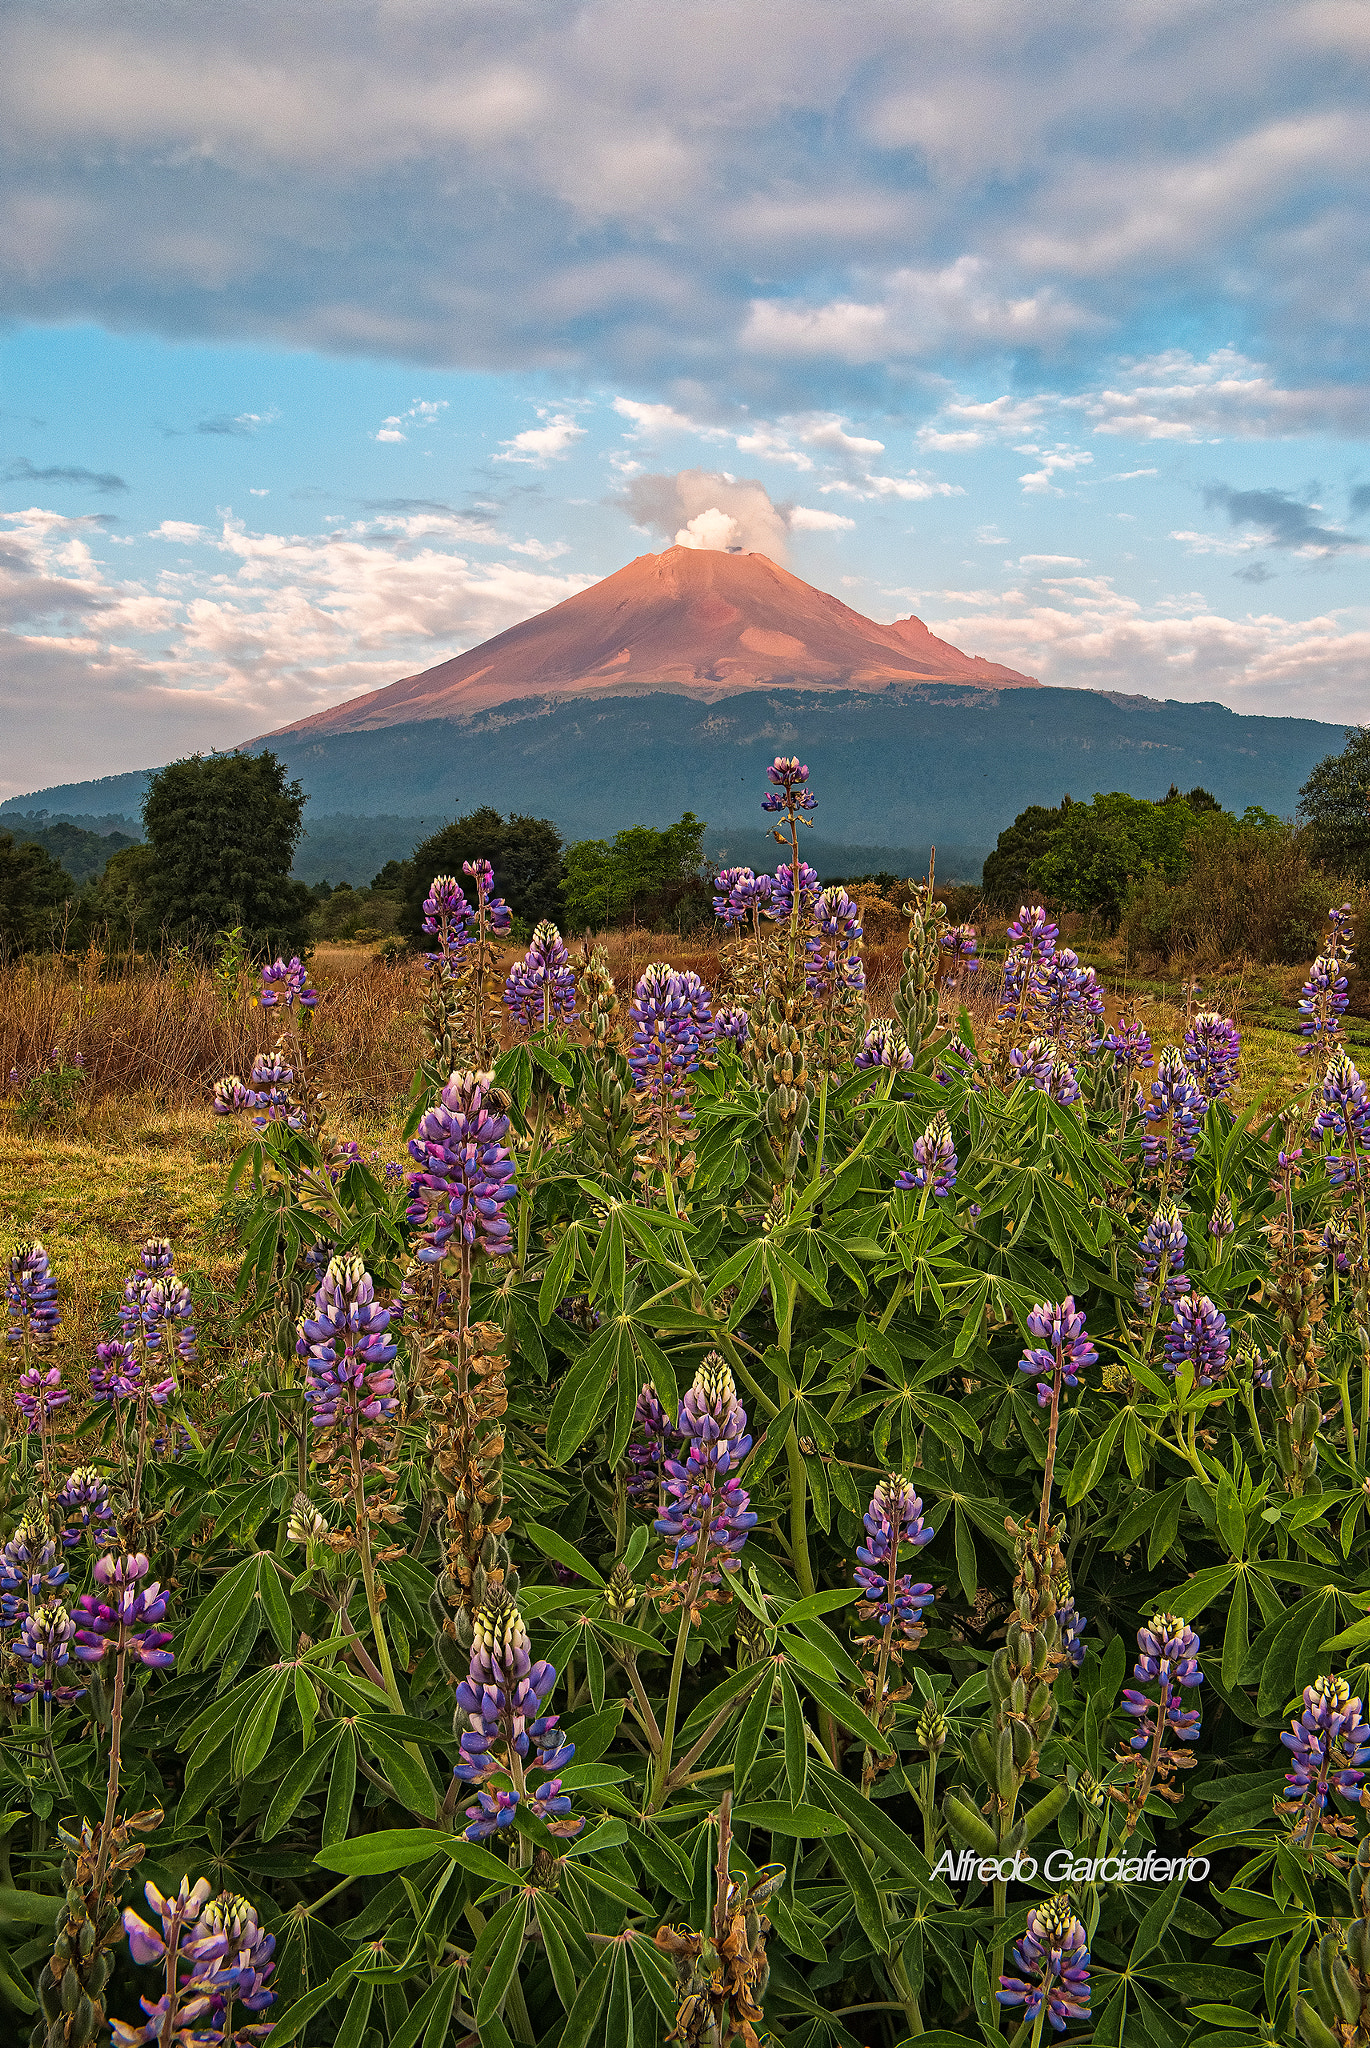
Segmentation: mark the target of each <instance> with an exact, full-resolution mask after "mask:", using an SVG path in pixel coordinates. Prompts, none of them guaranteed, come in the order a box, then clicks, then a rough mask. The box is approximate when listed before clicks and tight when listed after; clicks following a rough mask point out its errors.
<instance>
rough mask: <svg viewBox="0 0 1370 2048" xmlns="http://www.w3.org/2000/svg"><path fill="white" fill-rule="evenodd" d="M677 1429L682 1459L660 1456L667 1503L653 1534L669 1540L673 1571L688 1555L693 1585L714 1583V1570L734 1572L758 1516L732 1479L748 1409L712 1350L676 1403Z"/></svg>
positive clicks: (746, 1443) (744, 1448)
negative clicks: (687, 1390)
mask: <svg viewBox="0 0 1370 2048" xmlns="http://www.w3.org/2000/svg"><path fill="white" fill-rule="evenodd" d="M677 1430H678V1432H679V1435H680V1436H681V1437H683V1438H684V1443H683V1444H682V1445H681V1447H680V1448H681V1450H682V1451H683V1453H684V1456H683V1459H682V1458H679V1457H675V1458H672V1457H667V1458H665V1459H664V1460H663V1464H664V1469H665V1473H666V1488H665V1491H666V1501H665V1505H664V1507H663V1508H662V1511H661V1514H660V1516H659V1517H658V1519H657V1523H656V1532H657V1534H658V1536H664V1537H665V1538H666V1540H667V1542H668V1543H671V1544H673V1545H674V1555H673V1556H672V1559H671V1569H672V1571H675V1570H676V1569H677V1568H678V1567H679V1564H680V1560H681V1558H682V1557H685V1556H686V1555H688V1554H689V1553H690V1552H693V1553H694V1554H693V1556H692V1557H691V1559H690V1564H691V1575H692V1579H693V1582H694V1583H695V1585H696V1586H700V1585H703V1584H706V1583H707V1584H710V1585H713V1584H716V1583H717V1579H718V1571H719V1569H722V1570H723V1571H736V1570H737V1561H738V1559H739V1557H740V1556H741V1553H742V1547H743V1545H744V1544H745V1542H746V1540H747V1537H748V1535H749V1533H750V1532H751V1530H753V1529H754V1528H755V1527H756V1516H755V1515H754V1514H752V1513H751V1512H750V1508H751V1501H750V1497H749V1496H748V1494H747V1493H746V1491H745V1490H744V1488H743V1486H742V1483H741V1480H740V1479H739V1477H738V1467H739V1466H740V1465H741V1464H742V1462H743V1460H744V1459H745V1458H746V1456H747V1454H748V1452H749V1451H750V1450H751V1447H752V1440H751V1438H750V1436H748V1434H747V1411H746V1409H745V1408H744V1407H743V1406H742V1403H741V1402H740V1401H739V1400H738V1398H737V1388H736V1386H735V1385H734V1382H733V1376H732V1373H731V1371H730V1370H729V1368H728V1366H727V1365H726V1364H725V1363H724V1361H723V1360H722V1359H721V1358H720V1357H719V1355H718V1353H717V1352H716V1351H711V1352H710V1353H709V1354H708V1356H707V1357H706V1358H705V1360H704V1362H703V1364H702V1365H701V1366H700V1368H699V1370H698V1372H697V1373H696V1374H695V1377H694V1384H693V1386H692V1387H691V1388H690V1391H689V1392H688V1393H687V1394H686V1396H685V1399H684V1400H683V1401H682V1402H681V1404H680V1414H679V1416H678V1418H677Z"/></svg>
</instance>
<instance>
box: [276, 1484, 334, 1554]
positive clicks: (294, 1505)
mask: <svg viewBox="0 0 1370 2048" xmlns="http://www.w3.org/2000/svg"><path fill="white" fill-rule="evenodd" d="M285 1533H286V1535H287V1537H288V1538H289V1539H290V1541H291V1542H292V1543H322V1542H323V1541H324V1540H325V1539H326V1538H327V1536H328V1518H327V1516H326V1515H324V1514H323V1512H322V1510H321V1509H319V1508H316V1507H315V1505H314V1503H313V1501H312V1500H310V1498H309V1496H308V1494H306V1493H297V1494H296V1495H295V1498H294V1500H293V1501H292V1502H291V1503H290V1515H289V1518H288V1520H287V1521H286V1525H285Z"/></svg>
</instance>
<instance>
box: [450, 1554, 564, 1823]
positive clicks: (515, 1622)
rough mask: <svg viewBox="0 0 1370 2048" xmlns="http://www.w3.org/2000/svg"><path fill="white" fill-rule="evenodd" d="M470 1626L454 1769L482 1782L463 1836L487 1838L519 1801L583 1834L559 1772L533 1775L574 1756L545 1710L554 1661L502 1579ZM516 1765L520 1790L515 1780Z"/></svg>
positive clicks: (551, 1769)
mask: <svg viewBox="0 0 1370 2048" xmlns="http://www.w3.org/2000/svg"><path fill="white" fill-rule="evenodd" d="M473 1630H474V1633H473V1636H472V1642H471V1663H470V1667H469V1669H468V1672H467V1675H466V1677H465V1678H464V1679H463V1680H462V1682H461V1684H460V1685H459V1686H458V1687H457V1707H458V1710H459V1712H460V1713H462V1714H464V1715H465V1716H466V1720H467V1727H466V1732H465V1734H464V1735H463V1736H462V1738H461V1757H462V1760H461V1762H460V1763H459V1764H458V1765H457V1767H456V1770H455V1772H454V1773H453V1775H454V1776H455V1777H456V1778H457V1779H458V1780H460V1781H461V1782H462V1783H463V1784H467V1785H475V1786H477V1787H479V1788H480V1789H479V1792H478V1794H477V1803H476V1804H475V1805H474V1806H468V1807H467V1809H466V1818H467V1820H468V1822H469V1823H470V1825H469V1826H468V1827H467V1829H466V1839H467V1840H468V1841H470V1842H480V1841H487V1840H488V1839H489V1837H490V1836H491V1835H493V1834H495V1833H496V1832H497V1830H499V1829H500V1828H505V1827H509V1826H510V1825H511V1824H512V1822H513V1819H514V1815H515V1812H516V1811H517V1809H518V1807H519V1806H520V1805H522V1806H523V1808H524V1810H525V1811H526V1812H528V1813H531V1814H534V1815H535V1816H536V1817H537V1818H538V1819H539V1820H544V1821H546V1822H547V1825H548V1827H549V1828H550V1829H551V1831H552V1833H553V1834H554V1835H560V1836H566V1835H576V1834H579V1833H580V1830H581V1829H582V1828H583V1827H584V1825H585V1822H584V1820H583V1818H582V1817H580V1816H579V1815H577V1814H574V1813H572V1811H571V1802H570V1799H569V1798H568V1797H567V1795H566V1794H565V1793H564V1792H563V1791H562V1789H561V1780H560V1778H559V1777H557V1776H555V1775H552V1776H550V1777H544V1778H543V1779H542V1782H540V1783H537V1784H535V1783H534V1782H533V1774H534V1773H546V1772H550V1773H553V1774H555V1773H556V1772H558V1771H563V1770H565V1768H566V1766H567V1765H568V1764H569V1763H570V1762H571V1760H572V1758H573V1757H574V1756H575V1745H574V1744H573V1743H570V1742H568V1741H567V1740H566V1738H565V1736H564V1735H563V1733H562V1731H561V1727H560V1725H559V1722H558V1718H557V1716H556V1715H555V1714H549V1713H546V1712H545V1711H544V1709H545V1707H546V1705H547V1702H548V1701H549V1700H550V1698H551V1696H552V1692H553V1689H554V1687H555V1685H556V1682H557V1674H556V1669H555V1667H554V1666H553V1665H551V1664H547V1663H539V1664H535V1663H534V1662H533V1660H532V1657H531V1655H530V1650H531V1647H532V1646H531V1644H530V1642H529V1640H528V1630H527V1628H526V1627H525V1625H524V1620H523V1616H522V1615H521V1614H520V1613H519V1610H518V1608H517V1607H516V1606H515V1604H514V1601H513V1599H512V1597H511V1596H510V1594H509V1593H508V1591H507V1590H506V1589H505V1587H504V1586H502V1585H501V1586H500V1587H499V1588H498V1590H496V1591H494V1592H491V1593H488V1594H487V1595H486V1597H485V1599H484V1600H482V1602H481V1604H480V1606H479V1607H478V1608H477V1609H476V1612H475V1616H474V1619H473ZM516 1765H517V1767H518V1769H519V1772H520V1775H522V1776H523V1778H524V1790H523V1793H522V1795H520V1793H519V1791H518V1789H517V1788H516V1786H515V1785H514V1784H513V1782H512V1780H513V1773H514V1769H515V1766H516Z"/></svg>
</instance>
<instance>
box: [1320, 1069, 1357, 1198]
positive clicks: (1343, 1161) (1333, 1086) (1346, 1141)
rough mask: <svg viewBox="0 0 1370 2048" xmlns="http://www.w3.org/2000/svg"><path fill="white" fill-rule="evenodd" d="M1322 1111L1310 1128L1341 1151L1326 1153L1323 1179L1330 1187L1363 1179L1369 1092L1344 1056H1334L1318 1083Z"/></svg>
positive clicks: (1341, 1185) (1342, 1185) (1343, 1185)
mask: <svg viewBox="0 0 1370 2048" xmlns="http://www.w3.org/2000/svg"><path fill="white" fill-rule="evenodd" d="M1322 1104H1323V1106H1322V1108H1321V1109H1320V1110H1319V1111H1318V1117H1317V1122H1316V1124H1315V1126H1314V1128H1315V1129H1316V1130H1317V1132H1318V1134H1319V1136H1321V1137H1329V1136H1330V1137H1331V1138H1332V1139H1333V1140H1334V1141H1335V1142H1336V1143H1337V1144H1338V1145H1339V1146H1345V1147H1346V1150H1345V1151H1340V1150H1339V1151H1336V1152H1329V1153H1328V1155H1327V1161H1326V1164H1327V1177H1328V1179H1329V1180H1330V1181H1331V1183H1332V1185H1333V1187H1345V1186H1346V1185H1347V1183H1348V1182H1353V1183H1354V1182H1356V1181H1358V1180H1361V1179H1363V1178H1364V1176H1365V1175H1366V1173H1367V1170H1370V1161H1367V1158H1366V1152H1367V1148H1368V1147H1370V1090H1367V1088H1366V1086H1365V1083H1364V1082H1363V1081H1362V1079H1361V1077H1360V1073H1359V1071H1358V1069H1357V1068H1356V1067H1355V1066H1354V1065H1353V1064H1352V1062H1351V1060H1350V1058H1349V1056H1348V1055H1347V1053H1346V1052H1345V1051H1344V1050H1342V1051H1338V1052H1337V1053H1335V1054H1334V1055H1333V1057H1332V1059H1331V1060H1330V1062H1329V1063H1328V1068H1327V1072H1326V1074H1325V1075H1324V1077H1323V1084H1322Z"/></svg>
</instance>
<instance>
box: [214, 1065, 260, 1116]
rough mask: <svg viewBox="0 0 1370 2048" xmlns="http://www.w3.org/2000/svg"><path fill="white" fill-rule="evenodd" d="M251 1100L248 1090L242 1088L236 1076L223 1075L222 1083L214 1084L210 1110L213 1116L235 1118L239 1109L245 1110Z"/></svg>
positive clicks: (250, 1093)
mask: <svg viewBox="0 0 1370 2048" xmlns="http://www.w3.org/2000/svg"><path fill="white" fill-rule="evenodd" d="M251 1100H252V1091H251V1089H250V1088H244V1086H243V1084H242V1082H241V1081H240V1080H239V1078H238V1076H237V1075H236V1074H225V1076H224V1078H223V1080H222V1081H216V1082H215V1083H214V1098H213V1100H212V1102H211V1103H210V1108H211V1109H212V1110H213V1112H214V1114H215V1116H236V1115H237V1113H238V1111H239V1110H240V1109H246V1108H247V1107H248V1105H249V1103H250V1102H251Z"/></svg>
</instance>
